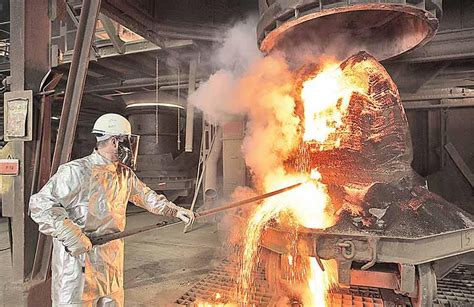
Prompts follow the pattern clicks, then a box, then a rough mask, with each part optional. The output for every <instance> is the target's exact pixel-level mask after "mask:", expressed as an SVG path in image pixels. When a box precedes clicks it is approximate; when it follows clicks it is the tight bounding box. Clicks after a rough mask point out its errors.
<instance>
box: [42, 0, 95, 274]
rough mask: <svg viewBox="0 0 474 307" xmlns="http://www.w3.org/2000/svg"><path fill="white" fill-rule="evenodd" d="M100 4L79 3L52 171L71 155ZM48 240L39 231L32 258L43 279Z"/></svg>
mask: <svg viewBox="0 0 474 307" xmlns="http://www.w3.org/2000/svg"><path fill="white" fill-rule="evenodd" d="M99 8H100V0H84V2H83V5H82V11H81V16H80V19H79V27H78V29H77V34H76V40H75V43H74V55H73V59H72V62H71V66H70V69H69V75H68V82H67V85H66V92H65V95H64V102H63V108H62V111H61V120H60V122H59V131H58V136H57V139H56V147H55V149H54V157H53V162H52V165H51V174H54V173H56V171H57V169H58V167H59V165H60V164H63V163H66V162H67V161H69V159H70V157H71V152H72V146H73V143H74V136H75V133H76V126H77V120H78V116H79V110H80V108H81V100H82V95H83V91H84V84H85V80H86V75H87V68H88V66H89V55H90V51H91V44H92V40H93V38H94V33H95V24H96V21H97V17H98V15H99ZM51 241H52V239H51V238H50V237H45V236H44V235H40V236H39V238H38V245H39V246H38V257H36V258H35V261H36V263H35V268H36V269H35V273H36V272H37V275H36V276H34V278H36V279H39V280H45V279H46V277H47V273H48V270H49V263H50V258H51V248H52V244H51V243H52V242H51ZM40 245H41V246H40Z"/></svg>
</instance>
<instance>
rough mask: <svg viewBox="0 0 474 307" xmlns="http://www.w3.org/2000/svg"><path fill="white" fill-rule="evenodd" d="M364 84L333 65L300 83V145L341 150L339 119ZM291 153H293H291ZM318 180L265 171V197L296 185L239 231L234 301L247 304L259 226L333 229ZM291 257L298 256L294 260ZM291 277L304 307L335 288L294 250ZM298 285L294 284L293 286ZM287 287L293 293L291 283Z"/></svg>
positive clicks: (329, 271)
mask: <svg viewBox="0 0 474 307" xmlns="http://www.w3.org/2000/svg"><path fill="white" fill-rule="evenodd" d="M367 83H368V82H367V80H364V79H361V77H360V76H357V75H356V74H353V73H351V72H343V71H342V70H341V69H340V67H339V66H335V65H329V66H327V67H326V68H325V69H324V70H323V71H321V72H319V73H318V74H317V75H316V76H314V77H311V78H309V79H308V80H306V81H304V82H303V84H302V87H301V93H300V95H301V101H302V102H303V106H304V121H303V122H302V125H303V128H304V134H303V137H302V139H303V142H305V143H309V144H316V145H317V149H319V150H320V151H322V150H331V149H334V148H337V147H339V146H340V145H341V139H342V137H343V136H344V134H345V133H346V135H347V133H350V131H347V129H349V128H348V127H346V126H345V124H344V116H345V115H346V114H347V111H348V106H349V103H350V100H351V97H352V95H353V93H354V92H358V93H360V94H361V95H364V93H366V90H367V89H366V87H367V85H366V84H367ZM293 149H295V148H293ZM321 179H322V176H321V174H320V173H319V172H318V171H317V170H316V169H313V170H311V172H310V174H307V173H299V174H293V173H289V172H288V171H287V170H285V169H284V168H283V167H282V168H281V169H277V170H271V171H268V172H267V174H266V175H265V176H264V178H263V182H262V185H263V188H264V190H265V191H266V192H269V191H274V190H277V189H280V188H283V187H286V186H290V185H292V184H295V183H298V182H304V184H302V185H301V186H299V187H298V188H296V189H293V190H291V191H288V192H286V193H283V194H279V195H277V196H274V197H272V198H269V199H266V200H265V201H264V202H263V204H261V205H260V206H259V207H257V208H256V209H255V211H254V212H253V214H252V215H251V217H250V219H249V221H248V224H247V228H246V230H245V241H244V244H243V255H242V268H241V272H240V276H239V279H238V284H239V289H238V296H239V297H238V298H239V300H240V301H241V302H242V303H243V305H244V306H246V305H249V304H250V302H251V290H252V288H253V287H254V284H253V282H254V281H253V280H252V271H253V270H254V268H255V266H256V264H257V262H258V247H259V242H260V239H261V237H262V233H263V232H264V231H265V227H266V226H267V225H268V223H269V222H270V221H272V220H274V221H276V222H278V223H287V224H289V226H290V227H293V228H295V227H296V228H297V227H300V226H304V227H307V228H315V229H325V228H327V227H330V226H332V225H334V223H335V217H334V216H335V215H334V212H333V211H332V207H331V201H330V198H329V196H328V193H327V189H326V186H325V185H324V184H323V183H322V182H321ZM295 256H297V257H300V258H298V259H300V260H298V261H297V259H296V258H295ZM287 259H288V265H289V266H290V267H291V270H292V272H291V274H290V275H291V276H293V277H295V280H297V279H298V278H299V279H303V280H304V284H305V286H303V288H305V289H306V290H305V291H303V294H301V295H300V296H301V297H300V299H301V301H302V303H303V304H304V305H305V306H327V305H328V304H329V303H328V291H329V289H330V288H331V287H333V286H334V285H335V284H337V282H336V280H335V276H337V274H336V272H335V265H334V263H333V262H330V261H322V262H321V263H322V265H323V266H324V268H325V270H322V269H321V267H320V265H319V264H318V262H317V260H316V259H315V258H314V257H310V253H309V251H306V253H305V251H301V250H299V251H298V255H289V256H288V258H287ZM296 282H298V281H296ZM293 288H294V289H295V291H296V288H299V287H298V286H296V285H295V284H294V285H293Z"/></svg>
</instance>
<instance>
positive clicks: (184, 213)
mask: <svg viewBox="0 0 474 307" xmlns="http://www.w3.org/2000/svg"><path fill="white" fill-rule="evenodd" d="M177 209H178V212H177V213H176V217H177V218H179V219H180V220H181V221H183V222H184V224H185V225H184V231H183V232H184V233H186V232H188V231H189V230H190V229H191V227H192V226H193V223H194V219H195V216H194V212H192V211H191V210H188V209H185V208H182V207H178V208H177Z"/></svg>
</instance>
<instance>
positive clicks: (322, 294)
mask: <svg viewBox="0 0 474 307" xmlns="http://www.w3.org/2000/svg"><path fill="white" fill-rule="evenodd" d="M322 263H323V265H324V269H325V271H323V270H321V267H320V266H319V265H318V263H317V261H316V258H314V257H310V258H309V267H310V270H309V274H308V279H307V282H308V288H309V292H307V293H306V295H305V296H304V297H303V305H304V306H327V305H328V299H327V293H328V291H329V289H330V288H331V287H332V286H333V285H334V284H336V279H335V276H337V273H336V271H335V270H336V266H335V263H334V262H333V261H324V260H323V261H322Z"/></svg>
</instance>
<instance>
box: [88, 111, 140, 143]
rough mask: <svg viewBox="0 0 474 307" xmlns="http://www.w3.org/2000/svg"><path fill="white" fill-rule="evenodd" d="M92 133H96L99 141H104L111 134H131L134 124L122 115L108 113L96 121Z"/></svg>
mask: <svg viewBox="0 0 474 307" xmlns="http://www.w3.org/2000/svg"><path fill="white" fill-rule="evenodd" d="M92 133H93V134H96V137H97V140H98V141H102V140H106V139H107V138H109V137H111V136H118V135H131V134H132V126H131V125H130V122H129V121H128V120H127V119H126V118H125V117H123V116H122V115H119V114H114V113H107V114H104V115H102V116H101V117H99V118H98V119H97V120H96V121H95V123H94V127H93V128H92Z"/></svg>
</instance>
